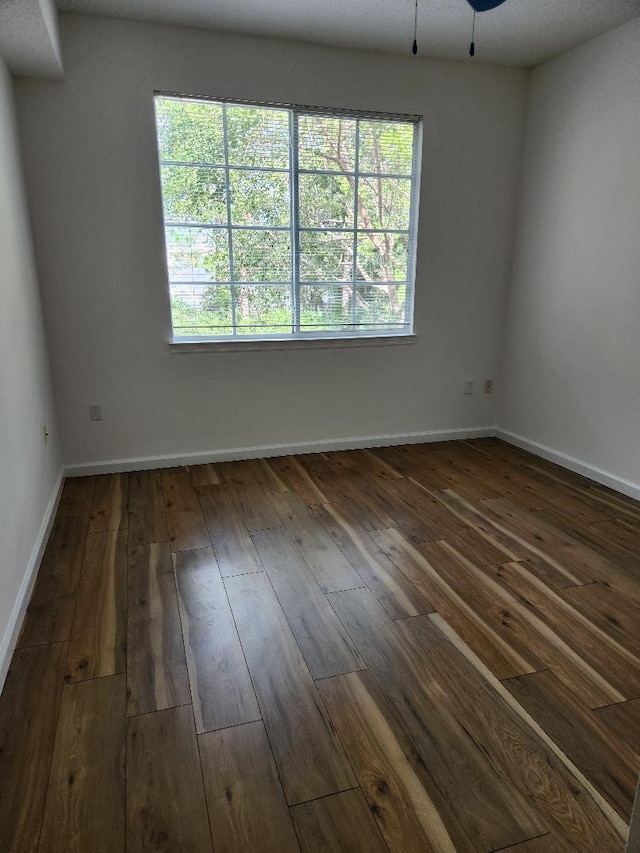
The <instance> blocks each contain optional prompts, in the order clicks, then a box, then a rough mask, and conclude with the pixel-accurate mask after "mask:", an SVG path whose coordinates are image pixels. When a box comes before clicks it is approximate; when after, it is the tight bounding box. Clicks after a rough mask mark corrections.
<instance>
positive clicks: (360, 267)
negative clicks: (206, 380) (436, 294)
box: [156, 95, 419, 342]
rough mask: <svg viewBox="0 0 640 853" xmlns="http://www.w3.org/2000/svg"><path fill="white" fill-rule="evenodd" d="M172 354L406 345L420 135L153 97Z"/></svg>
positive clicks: (356, 118)
mask: <svg viewBox="0 0 640 853" xmlns="http://www.w3.org/2000/svg"><path fill="white" fill-rule="evenodd" d="M156 120H157V132H158V148H159V156H160V177H161V184H162V197H163V210H164V224H165V242H166V252H167V269H168V278H169V291H170V300H171V318H172V327H173V335H174V338H173V339H174V341H175V342H180V341H189V342H192V341H225V340H238V339H270V338H294V339H304V338H309V337H312V338H315V337H358V336H362V335H365V336H371V335H374V336H384V335H403V334H410V333H411V332H412V315H413V278H414V264H415V232H416V225H417V222H416V219H417V192H418V189H417V187H418V152H419V123H418V119H417V118H415V117H395V116H386V115H385V116H380V117H377V116H370V115H366V116H360V115H358V114H355V113H343V112H336V113H335V114H326V113H322V112H317V111H312V110H309V109H305V108H299V107H280V106H264V105H250V104H244V103H243V104H238V103H231V102H225V101H205V100H199V99H198V100H196V99H192V98H182V97H177V96H165V95H158V96H156Z"/></svg>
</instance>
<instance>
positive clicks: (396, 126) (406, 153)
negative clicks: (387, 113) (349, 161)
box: [359, 121, 414, 176]
mask: <svg viewBox="0 0 640 853" xmlns="http://www.w3.org/2000/svg"><path fill="white" fill-rule="evenodd" d="M413 131H414V125H413V124H404V123H400V122H395V121H361V122H360V128H359V132H360V150H359V155H360V159H359V171H361V172H386V173H387V174H389V173H392V174H395V175H408V176H410V175H411V164H412V162H413Z"/></svg>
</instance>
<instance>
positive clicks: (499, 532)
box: [0, 439, 640, 853]
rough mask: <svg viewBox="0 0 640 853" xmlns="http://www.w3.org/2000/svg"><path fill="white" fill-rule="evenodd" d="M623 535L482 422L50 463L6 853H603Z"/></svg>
mask: <svg viewBox="0 0 640 853" xmlns="http://www.w3.org/2000/svg"><path fill="white" fill-rule="evenodd" d="M639 553H640V505H639V504H638V503H636V502H634V501H632V500H630V499H627V498H624V497H622V496H620V495H617V494H615V493H613V492H610V491H608V490H606V489H604V488H601V487H599V486H597V485H595V484H593V483H591V482H590V481H587V480H584V479H582V478H580V477H578V476H576V475H574V474H571V473H568V472H566V471H562V470H561V469H559V468H557V467H554V466H552V465H550V464H548V463H546V462H543V461H541V460H539V459H537V458H535V457H532V456H529V455H527V454H525V453H523V452H521V451H519V450H516V449H514V448H512V447H509V446H508V445H506V444H504V443H501V442H499V441H497V440H493V439H485V440H478V441H468V442H455V443H453V442H452V443H444V444H432V445H410V446H406V447H395V448H383V449H377V450H373V451H351V452H338V453H329V454H317V455H311V456H296V457H283V458H278V459H271V460H252V461H247V462H233V463H220V464H218V465H201V466H195V467H192V468H190V469H188V468H181V469H170V470H162V471H141V472H135V473H131V474H128V475H127V474H115V475H105V476H98V477H87V478H79V479H72V480H68V481H67V482H66V483H65V487H64V492H63V495H62V499H61V503H60V507H59V510H58V514H57V518H56V521H55V525H54V528H53V532H52V534H51V537H50V540H49V543H48V546H47V549H46V553H45V556H44V559H43V561H42V565H41V568H40V572H39V575H38V579H37V583H36V587H35V590H34V593H33V597H32V599H31V603H30V605H29V609H28V612H27V616H26V619H25V623H24V626H23V630H22V635H21V638H20V641H19V644H18V646H19V647H18V649H17V650H16V652H15V655H14V658H13V662H12V665H11V669H10V672H9V676H8V679H7V682H6V686H5V688H4V693H3V695H2V699H1V700H0V851H2V853H9V852H10V851H16V853H26V851H41V853H45V852H46V853H49V851H60V852H61V853H62V851H64V853H69V851H78V853H97V852H98V851H105V853H119V851H124V850H125V849H126V850H127V851H128V853H136V851H176V853H186V851H195V853H207V852H208V851H212V850H213V851H215V853H223V851H240V853H254V851H268V852H269V853H288V851H298V850H303V851H347V850H348V851H363V853H375V851H384V850H391V851H397V853H409V851H415V853H428V851H438V853H459V851H463V853H464V851H485V852H486V853H488V851H498V850H500V851H505V850H508V851H511V853H560V851H580V853H588V851H593V852H594V853H613V851H622V850H623V848H624V838H625V836H626V833H627V829H628V826H627V825H628V822H629V818H630V812H631V805H632V799H633V794H634V791H635V786H636V781H637V778H638V773H639V771H640V607H639V604H640V557H639Z"/></svg>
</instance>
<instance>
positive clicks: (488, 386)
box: [484, 379, 493, 394]
mask: <svg viewBox="0 0 640 853" xmlns="http://www.w3.org/2000/svg"><path fill="white" fill-rule="evenodd" d="M484 393H485V394H492V393H493V379H485V380H484Z"/></svg>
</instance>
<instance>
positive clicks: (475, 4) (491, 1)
mask: <svg viewBox="0 0 640 853" xmlns="http://www.w3.org/2000/svg"><path fill="white" fill-rule="evenodd" d="M467 2H468V4H469V5H470V6H471V8H472V9H473V10H474V11H476V12H488V11H489V9H495V8H496V6H501V5H502V4H503V3H504V2H505V0H467Z"/></svg>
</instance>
